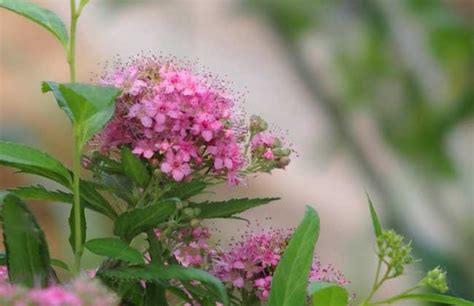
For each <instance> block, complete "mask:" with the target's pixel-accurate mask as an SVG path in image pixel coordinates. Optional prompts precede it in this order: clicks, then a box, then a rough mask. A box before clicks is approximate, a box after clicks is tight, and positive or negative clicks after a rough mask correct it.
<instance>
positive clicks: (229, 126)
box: [94, 58, 289, 184]
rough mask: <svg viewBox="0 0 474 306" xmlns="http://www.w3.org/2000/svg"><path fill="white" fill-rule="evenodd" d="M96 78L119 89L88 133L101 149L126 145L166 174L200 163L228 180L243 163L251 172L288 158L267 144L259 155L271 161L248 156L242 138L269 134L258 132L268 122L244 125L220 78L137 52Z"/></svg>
mask: <svg viewBox="0 0 474 306" xmlns="http://www.w3.org/2000/svg"><path fill="white" fill-rule="evenodd" d="M101 83H102V84H104V85H109V86H115V87H117V88H120V89H122V94H121V96H120V97H118V98H117V100H116V110H115V114H114V116H113V118H112V120H111V121H110V122H109V123H108V124H107V125H106V127H105V128H104V130H103V131H102V132H100V133H99V134H98V135H97V136H96V137H95V140H94V142H95V143H97V144H98V147H99V149H100V151H101V152H103V153H110V152H113V151H115V152H118V150H117V149H119V147H120V146H129V147H130V148H131V150H132V152H133V153H134V154H136V155H138V156H140V157H142V158H143V159H144V160H153V164H154V165H156V167H158V168H159V169H161V172H163V173H164V174H165V175H166V176H167V177H168V178H169V179H171V180H174V181H182V180H185V179H187V178H189V177H191V176H192V175H193V174H194V173H198V172H200V171H201V172H204V173H206V174H207V175H214V176H216V177H218V178H226V179H227V180H228V182H230V183H231V184H237V183H238V182H239V181H240V176H241V174H242V173H244V174H247V173H248V172H249V171H246V169H245V167H246V166H248V167H250V166H252V167H251V169H252V171H253V172H255V171H260V170H262V171H266V172H268V171H269V169H270V168H276V167H279V168H284V164H285V165H286V164H288V162H289V160H287V161H285V160H283V161H282V160H281V157H283V155H284V156H288V155H289V154H287V155H285V154H283V155H282V154H280V153H281V152H277V151H275V150H273V147H272V149H271V150H267V151H265V152H262V157H263V158H262V159H261V160H258V163H261V162H267V164H268V162H271V165H272V166H271V167H269V166H268V165H265V167H263V168H262V167H256V166H255V164H254V163H253V162H252V163H251V165H250V164H248V160H249V158H248V157H247V156H246V154H247V150H246V148H248V146H249V145H250V144H248V142H249V141H252V145H251V146H252V148H254V146H255V145H256V143H257V142H258V141H259V140H260V139H264V138H265V137H267V138H268V137H272V136H270V135H269V136H266V135H263V134H259V133H260V132H263V130H265V129H266V125H267V123H266V122H265V121H263V119H261V118H260V117H256V116H254V117H252V119H251V123H250V127H246V126H245V124H243V121H242V119H241V118H242V115H241V112H240V111H239V110H238V108H237V107H238V102H239V99H238V98H237V97H235V96H234V95H233V94H232V92H231V91H230V90H229V89H228V88H227V86H226V84H225V83H224V82H222V81H219V80H218V79H217V78H215V77H211V76H209V75H208V74H200V73H195V71H194V70H193V69H192V68H191V67H190V66H189V65H186V64H184V65H183V64H179V63H177V62H176V61H175V60H170V59H164V58H145V59H138V60H135V61H134V62H132V63H131V64H129V65H125V66H124V67H116V68H114V69H113V70H112V71H110V72H107V73H106V74H105V75H104V76H103V77H102V78H101ZM254 143H255V145H254ZM272 144H273V142H272ZM272 144H268V146H269V147H271V146H272ZM277 147H278V146H276V147H275V148H277ZM254 161H256V160H254ZM252 171H251V172H252Z"/></svg>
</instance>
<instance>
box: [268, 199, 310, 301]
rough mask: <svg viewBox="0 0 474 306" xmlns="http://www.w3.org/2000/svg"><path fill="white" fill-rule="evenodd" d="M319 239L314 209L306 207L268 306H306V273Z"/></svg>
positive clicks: (274, 284) (279, 271) (272, 287)
mask: <svg viewBox="0 0 474 306" xmlns="http://www.w3.org/2000/svg"><path fill="white" fill-rule="evenodd" d="M318 236H319V216H318V214H317V213H316V211H315V210H314V209H313V208H311V207H310V206H306V213H305V216H304V218H303V221H302V222H301V223H300V225H298V227H297V228H296V230H295V232H294V233H293V235H292V236H291V239H290V242H289V243H288V247H287V248H286V250H285V252H284V253H283V256H282V258H281V260H280V262H279V264H278V266H277V268H276V270H275V274H274V275H273V279H272V286H271V290H270V297H269V302H268V305H269V306H303V305H305V301H306V287H307V285H308V277H309V271H310V269H311V263H312V261H313V251H314V247H315V245H316V241H317V240H318Z"/></svg>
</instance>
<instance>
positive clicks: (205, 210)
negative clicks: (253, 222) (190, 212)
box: [191, 198, 279, 219]
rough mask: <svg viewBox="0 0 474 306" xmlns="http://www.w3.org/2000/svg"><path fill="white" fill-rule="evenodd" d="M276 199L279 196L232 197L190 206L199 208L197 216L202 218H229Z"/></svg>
mask: <svg viewBox="0 0 474 306" xmlns="http://www.w3.org/2000/svg"><path fill="white" fill-rule="evenodd" d="M278 199H279V198H256V199H249V198H243V199H232V200H228V201H219V202H203V203H194V204H192V205H191V207H192V208H200V209H201V213H200V214H199V218H202V219H213V218H230V217H232V216H233V215H235V214H239V213H241V212H244V211H246V210H248V209H250V208H253V207H256V206H260V205H263V204H267V203H270V202H272V201H275V200H278Z"/></svg>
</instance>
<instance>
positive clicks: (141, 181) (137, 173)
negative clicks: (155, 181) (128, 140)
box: [121, 146, 150, 187]
mask: <svg viewBox="0 0 474 306" xmlns="http://www.w3.org/2000/svg"><path fill="white" fill-rule="evenodd" d="M121 155H122V167H123V171H124V172H125V174H126V175H127V176H128V178H130V179H131V180H132V182H135V183H137V184H138V185H139V186H141V187H146V186H147V185H148V182H149V181H150V174H149V173H148V170H147V168H146V167H145V165H143V163H142V162H141V160H140V159H139V158H138V157H137V156H135V155H134V154H133V153H132V151H130V149H129V148H128V147H126V146H122V148H121Z"/></svg>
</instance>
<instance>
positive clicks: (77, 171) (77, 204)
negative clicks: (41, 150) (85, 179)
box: [72, 125, 83, 273]
mask: <svg viewBox="0 0 474 306" xmlns="http://www.w3.org/2000/svg"><path fill="white" fill-rule="evenodd" d="M72 172H73V195H74V197H73V213H74V233H73V235H74V239H75V245H74V250H75V252H74V259H75V261H74V268H75V272H76V273H79V272H80V271H81V257H82V231H83V229H82V223H81V217H82V216H81V214H82V213H83V211H82V209H81V197H80V193H79V192H80V178H81V145H80V129H79V128H78V127H77V126H76V125H75V126H74V152H73V168H72Z"/></svg>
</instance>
